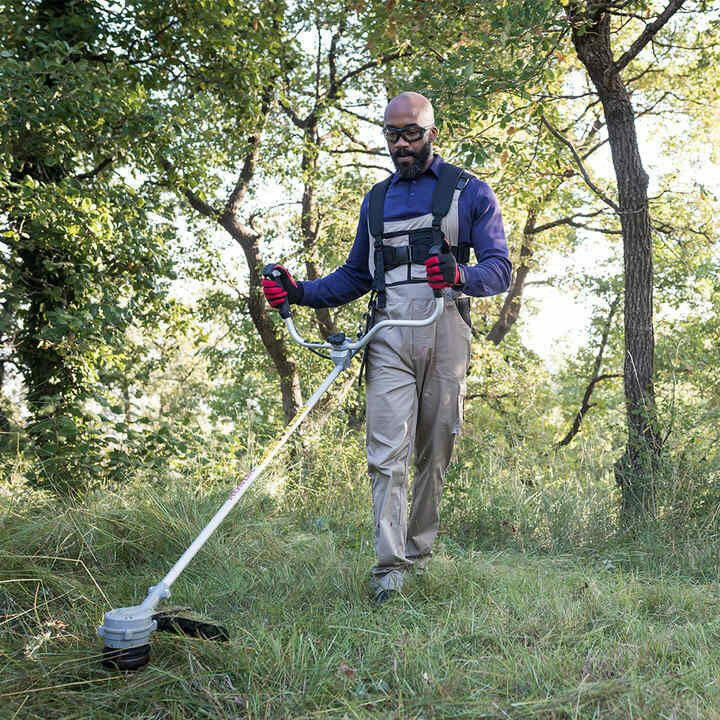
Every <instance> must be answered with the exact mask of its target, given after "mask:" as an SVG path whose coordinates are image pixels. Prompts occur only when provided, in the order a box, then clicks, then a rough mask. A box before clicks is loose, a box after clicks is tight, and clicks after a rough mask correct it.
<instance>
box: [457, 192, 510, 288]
mask: <svg viewBox="0 0 720 720" xmlns="http://www.w3.org/2000/svg"><path fill="white" fill-rule="evenodd" d="M466 194H467V197H464V196H465V195H466ZM460 200H461V205H460V208H459V209H460V227H461V228H462V227H463V225H465V227H467V226H468V225H469V227H470V244H471V245H472V246H473V249H474V251H475V257H476V258H477V265H466V266H465V286H464V287H463V292H464V293H465V294H466V295H472V296H474V297H483V296H487V295H497V294H498V293H501V292H505V290H507V289H508V287H509V286H510V276H511V274H512V265H511V263H510V259H509V257H508V248H507V242H506V240H505V228H504V226H503V221H502V215H501V213H500V206H499V204H498V201H497V198H496V197H495V193H494V192H493V191H492V190H491V188H490V186H489V185H488V184H487V183H484V182H481V181H480V180H473V181H471V183H470V184H469V185H468V187H467V188H466V189H465V191H464V192H463V194H462V195H461V196H460ZM463 200H464V201H465V202H462V201H463ZM463 211H465V212H463ZM463 215H469V217H468V218H467V219H466V222H465V223H463V219H464V218H463ZM460 240H461V242H462V235H461V238H460Z"/></svg>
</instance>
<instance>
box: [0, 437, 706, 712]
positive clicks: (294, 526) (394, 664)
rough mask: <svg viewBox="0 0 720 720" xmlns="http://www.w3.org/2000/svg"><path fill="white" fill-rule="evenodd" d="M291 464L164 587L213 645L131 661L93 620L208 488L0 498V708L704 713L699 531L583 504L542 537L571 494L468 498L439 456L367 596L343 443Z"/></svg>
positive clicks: (151, 576)
mask: <svg viewBox="0 0 720 720" xmlns="http://www.w3.org/2000/svg"><path fill="white" fill-rule="evenodd" d="M327 452H328V453H330V452H336V448H329V449H328V451H327ZM311 460H312V462H309V463H308V461H307V458H306V459H305V461H304V462H305V463H306V464H307V468H305V469H301V471H300V472H299V477H300V479H299V480H298V481H297V482H296V483H294V484H293V486H292V487H291V488H290V489H289V492H288V494H287V495H286V496H285V497H276V498H274V497H271V496H270V495H267V494H263V492H262V491H261V490H260V489H258V490H255V491H253V492H251V493H250V494H249V496H248V497H247V498H246V499H244V500H243V502H242V503H241V505H240V506H239V507H238V508H236V509H235V511H234V512H233V514H232V515H231V516H230V517H229V518H228V520H227V521H226V523H225V524H224V525H223V526H221V528H220V530H219V531H218V533H217V534H216V536H214V537H213V538H212V539H211V540H210V541H209V543H208V544H207V545H206V546H205V548H204V549H203V550H202V551H201V554H200V555H199V556H198V557H197V558H196V559H195V560H194V561H193V563H192V564H191V565H190V566H189V568H188V569H187V570H186V572H185V573H184V574H183V575H182V576H181V577H180V579H179V580H178V581H177V583H176V584H175V585H174V587H173V598H172V602H173V603H174V604H182V605H187V606H190V607H192V608H193V609H194V610H196V611H199V612H201V613H204V614H207V615H208V616H210V617H212V618H214V619H215V620H218V621H220V622H222V623H223V624H225V625H226V626H227V627H228V628H229V630H230V632H231V635H232V640H231V642H230V643H226V644H219V643H211V642H203V641H198V640H192V639H187V638H179V637H175V636H171V635H164V634H161V633H157V634H155V635H154V636H153V641H152V656H151V664H150V666H149V667H148V668H146V669H145V670H143V671H142V672H139V673H134V674H125V673H121V672H112V671H109V670H106V669H103V668H102V667H101V666H100V664H99V662H98V653H99V651H100V648H101V643H100V642H99V639H98V638H97V637H96V636H95V627H96V625H98V624H99V623H100V622H101V620H102V614H103V612H104V611H105V610H107V609H109V608H111V607H118V606H123V605H129V604H135V603H137V602H139V601H140V600H141V599H142V598H143V597H144V596H145V592H146V590H147V587H148V586H149V585H151V584H153V583H154V582H156V581H157V580H159V579H160V578H161V577H162V576H163V575H164V574H165V572H166V571H167V570H168V569H169V567H170V566H171V565H172V563H173V562H174V561H175V560H176V559H177V557H178V556H179V554H180V553H181V552H182V551H183V550H184V548H185V547H186V546H187V544H189V542H190V541H191V540H192V538H193V537H194V536H195V534H196V533H197V531H198V530H199V528H200V527H201V526H202V525H203V524H204V522H205V521H206V520H207V519H208V518H209V517H210V516H211V515H212V513H213V512H214V511H215V509H216V508H217V507H218V506H219V505H220V503H221V502H222V500H223V496H224V492H217V491H215V490H213V489H212V487H207V486H200V487H195V486H194V485H193V482H192V481H190V482H186V483H182V482H176V483H175V484H172V485H170V486H167V487H164V488H162V489H160V488H155V489H149V488H148V487H147V485H140V484H139V483H138V484H133V483H128V485H127V486H126V487H124V488H123V489H122V490H121V491H115V492H111V491H110V490H105V491H98V492H97V493H96V494H95V495H93V496H91V497H90V498H87V499H85V500H84V501H83V502H75V503H72V502H67V503H64V504H58V503H57V502H56V501H52V500H50V499H47V498H43V497H42V496H39V495H27V494H26V495H25V496H22V495H20V494H18V493H17V492H16V493H15V494H14V495H10V494H6V495H5V496H4V497H3V498H2V499H3V502H4V509H3V512H2V515H0V717H2V718H42V720H50V719H51V718H138V719H139V718H147V719H148V720H149V719H151V718H152V719H154V720H161V719H165V718H168V719H170V718H173V719H175V718H227V719H231V718H232V719H239V718H248V719H250V718H252V719H256V718H257V719H259V718H337V719H340V718H366V717H373V718H416V719H418V720H419V719H420V718H426V719H428V720H429V719H430V718H667V719H670V718H672V719H673V720H679V719H680V718H708V719H712V718H720V712H718V708H720V685H719V683H720V650H719V649H718V648H719V646H720V645H719V641H720V618H718V613H717V608H718V606H719V601H720V590H719V589H718V584H717V580H716V578H717V574H716V570H717V551H716V549H715V548H707V547H706V546H705V540H703V539H700V538H698V539H697V540H696V542H694V543H691V544H690V545H687V544H686V545H684V546H683V548H680V547H679V546H677V545H675V546H673V545H672V544H671V543H668V541H667V538H660V537H659V536H653V535H652V534H645V535H643V536H642V537H640V538H635V539H633V540H632V541H629V540H625V541H618V540H617V539H613V538H612V537H611V533H608V532H606V533H605V534H603V533H601V532H599V531H597V526H598V523H599V522H601V518H600V515H601V514H602V512H605V510H603V508H602V507H601V508H600V510H599V511H598V512H595V514H593V513H592V512H590V514H589V515H587V517H586V524H585V526H583V527H584V528H585V529H583V528H581V527H579V526H578V524H577V521H576V524H575V526H574V527H573V528H571V530H572V532H570V533H569V534H566V536H565V537H566V541H565V543H564V544H563V543H562V542H560V541H559V540H558V537H559V532H560V530H559V528H560V527H561V525H562V523H563V522H565V520H564V518H570V517H571V515H572V513H571V512H570V509H569V508H568V507H567V506H566V505H563V501H562V500H561V498H566V500H567V502H568V503H575V507H576V509H577V507H578V502H579V500H578V496H576V495H573V494H572V493H568V492H567V491H566V490H563V491H562V492H558V493H556V494H553V491H552V487H554V484H556V480H555V479H552V478H551V479H550V480H549V481H548V484H547V485H546V487H545V492H543V493H539V487H540V486H539V485H538V484H537V483H536V484H535V485H534V486H533V487H532V488H528V487H527V486H525V485H523V484H522V483H517V484H516V485H513V484H512V483H510V482H509V481H508V480H507V478H505V479H501V482H502V488H500V485H498V486H497V487H496V488H495V490H493V489H492V487H491V486H490V485H488V486H485V487H484V488H483V489H482V490H478V491H477V492H476V493H474V494H473V493H472V492H470V490H467V488H465V485H466V483H465V480H466V479H467V476H466V475H463V472H464V471H463V470H462V467H455V468H454V470H453V472H454V473H455V475H454V476H453V477H454V479H453V477H451V478H449V481H450V485H451V487H450V488H449V489H448V495H447V500H448V505H447V513H446V523H445V528H446V529H445V531H444V533H443V535H442V536H441V538H440V539H439V541H438V550H437V553H436V555H435V557H434V558H433V561H432V562H431V564H430V567H429V569H428V571H427V572H426V573H425V574H422V575H417V576H412V577H410V578H409V580H408V582H407V583H406V586H405V589H404V592H403V594H402V596H401V597H398V598H397V599H396V600H394V601H393V602H391V603H388V604H387V605H385V606H383V607H381V608H374V607H373V606H372V605H371V603H370V601H369V593H368V589H367V577H368V569H369V567H370V566H371V565H372V562H373V553H372V548H371V546H370V544H369V540H370V537H371V520H370V510H369V507H370V506H369V492H368V488H367V483H366V482H357V481H356V479H355V480H353V479H352V474H353V468H356V467H357V465H356V463H354V462H353V461H352V459H350V460H348V458H347V457H345V456H343V458H342V463H344V465H343V468H344V470H343V473H344V474H343V473H337V472H335V473H331V474H332V477H334V478H335V485H334V486H332V487H330V486H328V487H329V490H328V491H327V492H325V493H323V492H321V491H320V490H319V489H318V487H319V484H321V479H320V480H318V479H317V477H315V476H317V475H318V474H321V473H320V468H323V467H325V468H327V462H326V459H325V458H324V457H315V458H311ZM313 468H314V470H313ZM305 472H307V473H308V474H307V476H305V480H303V473H305ZM327 472H330V470H327ZM311 475H313V477H315V480H316V481H317V482H315V484H314V485H313V484H312V483H311V482H310V480H309V477H310V476H311ZM340 476H342V477H344V478H345V480H344V481H343V482H344V484H343V483H340V484H339V485H338V480H337V478H338V477H340ZM271 484H272V483H271ZM463 488H465V489H463ZM466 490H467V492H466ZM301 498H303V499H304V500H303V501H302V502H301ZM490 503H495V509H496V512H495V513H491V512H490V511H489V510H486V511H485V515H483V514H482V513H481V510H482V508H483V507H487V506H488V504H490ZM586 504H587V503H586ZM521 509H522V510H521ZM521 512H522V513H524V515H522V517H520V515H521ZM474 513H477V514H476V515H475V517H476V518H477V523H478V524H477V525H476V526H473V523H472V517H473V514H474ZM598 513H599V514H598ZM578 516H582V513H578ZM541 520H542V521H541ZM513 523H514V525H513ZM605 524H606V525H607V517H606V522H605ZM473 528H474V529H473ZM478 528H481V530H478ZM589 528H590V529H592V528H595V530H596V532H590V530H589ZM582 538H584V541H582V542H581V539H582ZM688 548H690V549H688ZM692 558H695V559H694V560H693V559H692Z"/></svg>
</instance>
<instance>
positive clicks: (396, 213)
mask: <svg viewBox="0 0 720 720" xmlns="http://www.w3.org/2000/svg"><path fill="white" fill-rule="evenodd" d="M442 162H443V160H442V158H441V157H440V156H439V155H435V157H434V158H433V161H432V164H431V165H430V167H429V168H428V169H427V170H426V171H425V172H424V173H423V174H422V175H420V176H419V177H417V178H415V179H414V180H405V179H402V178H400V177H399V175H398V173H397V172H396V173H395V174H394V175H393V177H392V179H391V181H390V187H388V191H387V194H386V195H385V220H386V221H390V220H407V219H409V218H413V217H417V216H418V215H425V214H426V213H429V212H431V211H432V196H433V190H434V189H435V185H436V183H437V180H438V170H439V167H440V164H441V163H442ZM368 198H369V193H368V195H366V196H365V199H364V200H363V202H362V206H361V208H360V221H359V222H358V227H357V233H356V234H355V243H354V244H353V246H352V249H351V250H350V254H349V255H348V259H347V260H346V261H345V264H344V265H342V266H341V267H339V268H338V269H337V270H335V272H332V273H330V275H327V276H325V277H324V278H319V279H318V280H306V281H304V282H303V283H302V287H303V299H302V301H301V304H302V305H309V306H310V307H314V308H319V307H336V306H338V305H344V304H345V303H347V302H350V301H351V300H355V299H356V298H359V297H360V296H362V295H364V294H365V293H366V292H368V291H369V290H370V288H371V285H372V277H371V275H370V270H369V268H368V256H369V250H370V234H369V232H368V219H367V214H368V202H369V200H368ZM458 216H459V217H458V220H459V234H458V242H459V243H460V244H461V245H472V247H473V249H474V250H475V257H476V258H477V264H476V265H466V266H465V286H464V288H463V292H464V293H465V294H466V295H473V296H475V297H482V296H487V295H497V294H498V293H501V292H504V291H505V290H507V289H508V287H509V285H510V273H511V270H512V266H511V264H510V259H509V257H508V249H507V242H506V240H505V229H504V227H503V222H502V216H501V214H500V207H499V206H498V201H497V198H496V197H495V194H494V193H493V191H492V190H491V189H490V186H489V185H488V184H487V183H484V182H482V181H481V180H478V179H477V178H472V179H471V180H470V182H469V183H468V184H467V186H466V187H465V189H464V190H463V191H462V192H461V193H460V198H459V200H458Z"/></svg>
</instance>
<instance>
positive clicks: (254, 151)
mask: <svg viewBox="0 0 720 720" xmlns="http://www.w3.org/2000/svg"><path fill="white" fill-rule="evenodd" d="M273 93H274V87H273V85H272V83H270V84H268V85H267V86H266V87H265V89H264V90H263V94H262V99H261V101H260V117H259V118H258V123H257V127H256V130H255V134H254V135H251V136H250V137H249V138H248V151H247V154H246V155H245V160H244V161H243V166H242V170H241V171H240V175H239V176H238V180H237V182H236V183H235V187H234V188H233V191H232V192H231V193H230V197H228V200H227V203H226V204H225V212H229V213H231V214H233V215H237V212H238V210H239V209H240V205H241V204H242V201H243V199H244V198H245V193H246V192H247V189H248V187H249V185H250V183H251V182H252V179H253V176H254V175H255V165H256V164H257V156H258V152H259V151H260V135H261V133H262V128H263V125H264V124H265V119H266V118H267V115H268V112H270V104H271V102H272V98H273Z"/></svg>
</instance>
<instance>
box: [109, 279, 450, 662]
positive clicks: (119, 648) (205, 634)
mask: <svg viewBox="0 0 720 720" xmlns="http://www.w3.org/2000/svg"><path fill="white" fill-rule="evenodd" d="M263 275H265V277H268V278H270V279H272V280H275V281H276V282H280V283H282V282H283V280H284V277H285V276H284V275H283V273H281V272H280V271H279V270H277V269H276V268H275V266H274V265H267V266H266V267H265V269H264V270H263ZM435 298H436V300H435V309H434V311H433V313H432V314H431V315H430V316H429V317H427V318H425V319H423V320H383V321H381V322H379V323H377V324H376V325H374V326H373V327H371V328H370V329H369V330H368V331H367V332H366V333H365V334H364V335H360V334H359V337H358V338H357V339H356V340H355V341H350V340H349V339H348V338H347V337H346V336H345V333H342V332H340V333H335V334H334V335H331V336H330V337H328V338H327V340H326V341H325V342H308V341H307V340H305V339H304V338H303V337H302V336H301V335H299V334H298V332H297V330H296V329H295V324H294V323H293V319H292V315H291V313H290V304H289V303H288V302H287V301H285V302H284V303H283V304H282V305H281V306H280V308H279V312H280V317H282V318H283V320H284V321H285V326H286V327H287V329H288V332H289V333H290V336H291V337H292V339H293V340H294V341H295V342H296V343H298V344H299V345H302V346H303V347H306V348H309V349H310V350H313V351H315V352H321V353H322V351H329V355H328V356H327V357H329V359H330V360H332V362H333V369H332V370H331V371H330V373H329V374H328V375H327V377H326V378H325V379H324V380H323V381H322V383H321V384H320V387H318V389H317V390H316V391H315V392H314V393H313V395H312V396H311V397H310V399H309V400H308V401H307V402H306V403H305V405H304V406H303V407H302V408H301V410H300V411H299V412H298V413H297V415H296V416H295V417H294V418H293V420H292V421H291V422H290V424H289V425H288V426H287V428H285V430H284V432H283V433H282V435H280V437H279V438H277V440H275V441H274V442H273V443H272V444H271V445H270V447H269V448H268V449H267V450H266V451H265V454H264V455H263V457H262V459H261V460H260V462H259V463H258V464H257V465H256V466H255V467H254V468H253V469H252V470H250V472H249V473H248V474H247V475H246V476H245V478H244V479H243V480H242V482H241V483H240V484H239V485H237V486H236V487H234V488H233V489H232V490H231V491H230V494H229V495H228V498H227V500H226V501H225V502H224V503H223V505H222V507H221V508H220V509H219V510H218V511H217V512H216V513H215V515H214V516H213V517H212V518H211V520H210V522H208V524H207V525H206V526H205V527H204V528H203V529H202V530H201V531H200V534H199V535H198V536H197V537H196V538H195V540H193V542H192V544H191V545H190V547H188V549H187V550H186V551H185V552H184V553H183V554H182V556H181V557H180V559H179V560H178V561H177V562H176V563H175V565H173V566H172V568H170V571H169V572H168V574H167V575H165V577H164V578H163V579H162V580H161V581H160V582H159V583H158V584H157V585H153V586H152V587H151V588H150V589H149V590H148V594H147V596H146V597H145V600H143V602H142V603H141V604H140V605H133V606H131V607H124V608H115V609H113V610H110V611H108V612H106V613H105V618H104V622H103V624H102V625H101V626H100V627H98V629H97V632H98V635H100V637H102V638H103V640H104V641H105V647H104V648H103V664H104V665H106V666H108V667H113V668H117V669H120V670H138V669H140V668H142V667H144V666H145V665H147V663H148V661H149V660H150V635H151V634H152V633H153V632H154V631H155V630H166V631H168V630H169V631H170V632H175V633H180V634H184V635H190V636H193V637H202V638H205V639H211V640H227V639H228V634H227V631H226V630H225V629H224V628H223V627H221V626H218V625H215V624H213V623H211V622H208V621H202V620H198V619H196V618H193V617H192V616H188V615H186V614H182V613H177V612H174V611H172V610H164V611H162V612H158V611H157V606H158V605H159V603H160V602H161V601H162V600H164V599H166V598H168V597H170V586H171V585H172V584H173V583H174V582H175V580H177V578H178V576H179V575H180V573H181V572H182V571H183V570H184V569H185V568H186V567H187V565H188V563H189V562H190V561H191V560H192V559H193V558H194V557H195V555H196V554H197V552H198V551H199V550H200V548H201V547H202V546H203V545H204V544H205V543H206V542H207V540H208V538H209V537H210V536H211V535H212V534H213V533H214V532H215V530H216V529H217V528H218V526H219V525H220V523H221V522H222V521H223V520H224V519H225V517H226V516H227V515H228V513H229V512H230V511H231V510H232V509H233V508H234V507H235V505H236V504H237V503H238V501H239V500H240V498H241V497H242V496H243V495H244V494H245V492H246V491H247V490H248V489H249V488H250V486H251V485H252V484H253V483H254V482H255V480H257V479H258V478H259V477H260V475H261V474H262V473H263V471H264V470H265V469H266V468H267V467H268V465H269V464H270V463H271V462H272V460H273V459H274V458H275V456H276V455H277V454H278V453H279V452H280V450H281V449H282V447H283V446H284V445H285V443H286V442H287V441H288V440H289V439H290V437H291V436H292V434H293V433H294V432H295V431H296V430H297V429H298V427H299V426H300V424H301V423H302V422H303V420H304V419H305V417H306V416H307V414H308V413H309V412H310V410H312V408H313V407H314V406H315V405H316V404H317V402H318V400H320V398H321V397H322V396H323V395H324V394H325V393H326V392H327V390H328V389H329V388H330V386H331V385H332V384H333V382H334V381H335V379H336V378H337V377H338V375H340V373H342V372H343V370H345V369H346V368H348V367H349V366H350V361H351V360H352V358H353V356H354V355H355V354H356V353H358V352H359V351H360V350H362V349H363V348H364V347H365V346H366V345H367V344H368V343H369V342H370V340H372V338H373V337H374V336H375V334H376V333H378V332H379V331H380V330H382V329H383V328H386V327H391V326H395V327H397V326H403V327H423V326H426V325H431V324H432V323H434V322H435V320H436V319H437V318H438V317H439V316H440V314H441V313H442V311H443V298H442V297H441V295H440V291H435Z"/></svg>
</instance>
